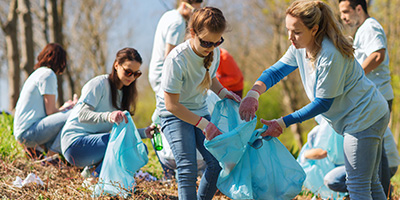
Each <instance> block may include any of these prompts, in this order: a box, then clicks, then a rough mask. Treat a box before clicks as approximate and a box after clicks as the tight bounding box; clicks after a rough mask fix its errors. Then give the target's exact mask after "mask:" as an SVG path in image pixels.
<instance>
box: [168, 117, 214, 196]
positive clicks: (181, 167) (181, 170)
mask: <svg viewBox="0 0 400 200" xmlns="http://www.w3.org/2000/svg"><path fill="white" fill-rule="evenodd" d="M203 117H204V118H206V119H208V120H210V116H209V115H207V116H203ZM161 130H162V132H163V133H164V134H165V137H166V138H167V141H168V143H169V145H170V146H171V150H172V154H173V155H174V157H175V161H176V164H177V171H178V196H179V199H180V200H193V199H196V198H197V199H212V198H213V196H214V194H215V192H216V190H217V186H216V183H217V179H218V175H219V172H220V171H221V167H220V166H219V163H218V161H217V160H216V159H215V158H214V156H212V154H211V153H210V152H208V151H207V149H206V148H205V147H204V139H205V136H204V135H203V132H202V130H200V129H199V128H196V127H195V126H193V125H191V124H189V123H186V122H184V121H182V120H180V119H179V118H177V117H175V116H168V117H161ZM196 148H197V149H198V150H199V152H200V154H201V155H202V156H203V158H204V160H205V162H206V164H207V167H206V169H205V171H204V174H203V176H202V178H201V181H200V185H199V190H198V192H197V197H196V180H197V159H196Z"/></svg>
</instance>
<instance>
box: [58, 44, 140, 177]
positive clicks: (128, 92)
mask: <svg viewBox="0 0 400 200" xmlns="http://www.w3.org/2000/svg"><path fill="white" fill-rule="evenodd" d="M141 64H142V58H141V57H140V55H139V53H138V52H137V51H136V50H135V49H133V48H124V49H121V50H120V51H118V53H117V55H116V59H115V61H114V64H113V68H112V72H111V74H109V75H108V74H105V75H100V76H97V77H95V78H93V79H91V80H90V81H89V82H87V83H86V84H85V85H84V86H83V88H82V93H81V97H80V99H79V101H78V103H77V105H76V106H75V108H74V109H73V111H72V113H71V115H70V117H69V118H68V120H67V122H66V124H65V126H64V128H63V130H62V133H61V137H62V140H61V149H62V152H63V155H64V157H65V159H66V160H67V161H68V162H69V163H71V164H73V165H75V166H77V167H85V166H90V165H97V168H96V172H97V173H99V172H100V169H101V162H102V160H103V157H104V155H105V151H106V148H107V143H108V140H109V137H110V131H111V128H112V126H113V123H117V124H118V123H121V122H123V121H124V122H128V120H127V118H126V116H125V114H124V113H123V111H124V110H127V111H131V112H134V111H135V103H136V97H137V89H136V79H137V78H138V77H139V76H140V75H141V74H142V72H141V71H140V70H139V68H140V65H141Z"/></svg>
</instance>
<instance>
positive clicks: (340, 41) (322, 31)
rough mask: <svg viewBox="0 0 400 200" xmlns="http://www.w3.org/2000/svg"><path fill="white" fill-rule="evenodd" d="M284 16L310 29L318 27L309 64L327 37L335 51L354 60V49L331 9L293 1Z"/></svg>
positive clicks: (314, 59)
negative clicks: (296, 20) (296, 19)
mask: <svg viewBox="0 0 400 200" xmlns="http://www.w3.org/2000/svg"><path fill="white" fill-rule="evenodd" d="M286 15H290V16H292V17H296V18H299V19H300V20H301V21H302V22H303V23H304V25H305V26H306V27H307V28H309V29H312V28H313V27H314V26H315V25H318V31H317V33H316V34H315V40H314V43H315V45H316V48H315V50H314V51H313V52H311V62H312V63H314V62H315V61H316V59H317V55H318V53H319V52H320V50H321V48H322V40H323V39H324V37H325V36H327V37H328V38H329V39H330V40H331V41H332V43H333V45H334V46H335V47H336V49H337V50H338V51H339V52H340V53H341V54H342V55H343V56H345V57H348V58H354V48H353V46H352V44H351V42H350V41H349V39H347V38H346V37H345V36H344V35H343V33H342V29H341V26H340V24H339V22H338V21H337V20H336V18H335V17H334V15H333V12H332V10H331V8H330V7H329V6H328V5H326V4H325V3H324V2H322V1H302V0H301V1H295V2H293V3H292V5H290V6H289V8H288V9H287V10H286Z"/></svg>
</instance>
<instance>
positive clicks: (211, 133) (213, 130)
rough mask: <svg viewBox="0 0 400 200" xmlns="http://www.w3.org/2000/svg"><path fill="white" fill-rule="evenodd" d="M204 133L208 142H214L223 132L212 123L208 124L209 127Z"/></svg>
mask: <svg viewBox="0 0 400 200" xmlns="http://www.w3.org/2000/svg"><path fill="white" fill-rule="evenodd" d="M203 133H204V135H205V136H206V139H207V140H212V139H214V138H215V137H217V136H218V135H221V134H222V132H221V131H220V130H219V129H218V128H217V127H216V126H215V125H214V124H213V123H211V122H210V123H208V125H207V127H206V128H205V129H204V130H203Z"/></svg>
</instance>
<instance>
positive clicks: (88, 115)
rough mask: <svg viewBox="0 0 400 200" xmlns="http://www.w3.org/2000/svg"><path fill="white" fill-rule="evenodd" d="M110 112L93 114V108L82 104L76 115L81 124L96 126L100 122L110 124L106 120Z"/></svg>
mask: <svg viewBox="0 0 400 200" xmlns="http://www.w3.org/2000/svg"><path fill="white" fill-rule="evenodd" d="M110 115H111V112H95V111H94V107H93V106H91V105H89V104H86V103H83V105H82V107H81V110H80V111H79V114H78V120H79V122H82V123H90V124H97V123H100V122H110V121H109V120H108V119H109V117H110Z"/></svg>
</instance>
